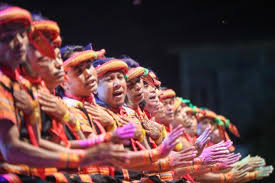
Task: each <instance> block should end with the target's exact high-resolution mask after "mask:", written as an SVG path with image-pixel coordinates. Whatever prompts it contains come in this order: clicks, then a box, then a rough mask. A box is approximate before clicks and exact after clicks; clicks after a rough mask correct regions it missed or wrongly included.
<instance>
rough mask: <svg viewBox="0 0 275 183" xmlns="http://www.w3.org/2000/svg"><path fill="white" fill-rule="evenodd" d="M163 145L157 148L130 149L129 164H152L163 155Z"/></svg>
mask: <svg viewBox="0 0 275 183" xmlns="http://www.w3.org/2000/svg"><path fill="white" fill-rule="evenodd" d="M161 149H162V146H158V147H157V148H155V149H150V150H143V151H137V152H134V151H130V152H129V155H128V160H129V164H134V165H135V166H140V165H143V166H150V165H151V164H152V163H154V162H156V161H158V160H159V159H160V158H163V157H162V154H161Z"/></svg>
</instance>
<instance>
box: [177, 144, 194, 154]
mask: <svg viewBox="0 0 275 183" xmlns="http://www.w3.org/2000/svg"><path fill="white" fill-rule="evenodd" d="M195 150H196V148H195V147H194V146H192V147H189V148H186V149H183V150H181V151H180V152H179V153H180V154H181V153H187V152H189V151H195Z"/></svg>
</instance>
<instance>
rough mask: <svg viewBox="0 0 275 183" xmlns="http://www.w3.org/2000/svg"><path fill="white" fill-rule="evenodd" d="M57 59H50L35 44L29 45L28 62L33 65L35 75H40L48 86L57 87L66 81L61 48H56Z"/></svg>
mask: <svg viewBox="0 0 275 183" xmlns="http://www.w3.org/2000/svg"><path fill="white" fill-rule="evenodd" d="M54 51H55V54H56V59H54V60H53V59H50V58H48V57H45V56H42V55H41V54H40V52H39V51H37V49H35V48H34V47H33V46H29V47H28V54H27V56H28V62H29V63H30V65H31V67H32V71H33V73H34V74H35V75H34V76H40V77H41V78H42V79H43V80H44V81H45V83H46V84H47V86H51V87H52V88H55V87H56V86H58V85H59V84H61V83H62V82H64V74H65V73H64V68H63V61H62V59H61V55H60V49H59V48H55V50H54Z"/></svg>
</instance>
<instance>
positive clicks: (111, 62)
mask: <svg viewBox="0 0 275 183" xmlns="http://www.w3.org/2000/svg"><path fill="white" fill-rule="evenodd" d="M93 66H94V67H95V68H96V71H97V76H98V77H101V76H103V75H104V74H105V73H107V72H109V71H118V70H121V71H122V72H123V74H124V75H125V74H126V73H127V72H128V65H127V64H126V63H125V62H124V61H122V60H120V59H116V58H103V59H98V60H95V61H94V62H93Z"/></svg>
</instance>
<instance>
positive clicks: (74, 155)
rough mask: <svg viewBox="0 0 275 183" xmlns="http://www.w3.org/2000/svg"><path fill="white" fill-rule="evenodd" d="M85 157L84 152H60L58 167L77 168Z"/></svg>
mask: <svg viewBox="0 0 275 183" xmlns="http://www.w3.org/2000/svg"><path fill="white" fill-rule="evenodd" d="M85 155H86V152H85V151H75V152H61V153H59V158H58V160H59V161H58V167H60V168H77V167H79V166H80V163H81V162H82V160H83V158H84V157H85Z"/></svg>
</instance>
